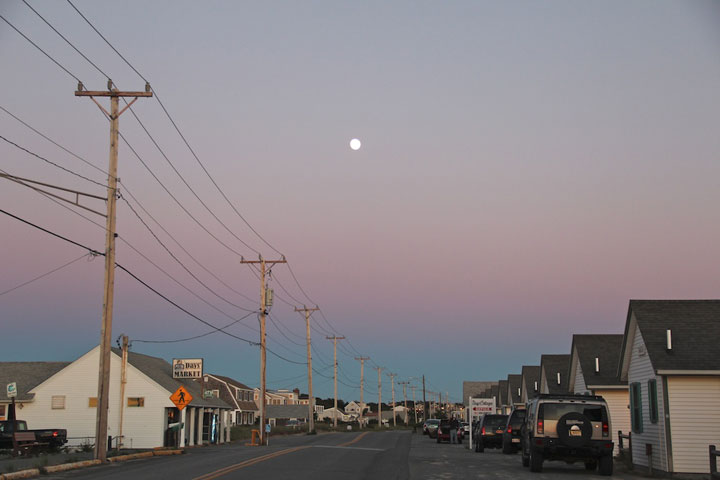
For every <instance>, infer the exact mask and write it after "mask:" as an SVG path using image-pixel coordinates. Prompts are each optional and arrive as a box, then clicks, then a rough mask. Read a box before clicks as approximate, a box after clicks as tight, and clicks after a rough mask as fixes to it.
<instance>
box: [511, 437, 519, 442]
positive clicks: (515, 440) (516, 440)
mask: <svg viewBox="0 0 720 480" xmlns="http://www.w3.org/2000/svg"><path fill="white" fill-rule="evenodd" d="M512 443H520V439H519V438H513V439H512Z"/></svg>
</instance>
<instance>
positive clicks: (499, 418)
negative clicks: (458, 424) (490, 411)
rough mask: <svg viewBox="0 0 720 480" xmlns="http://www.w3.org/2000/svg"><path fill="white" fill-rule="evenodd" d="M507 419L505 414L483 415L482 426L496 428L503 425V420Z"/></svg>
mask: <svg viewBox="0 0 720 480" xmlns="http://www.w3.org/2000/svg"><path fill="white" fill-rule="evenodd" d="M506 421H507V417H506V416H505V415H492V416H487V417H485V421H483V426H484V427H486V428H498V427H500V426H505V422H506Z"/></svg>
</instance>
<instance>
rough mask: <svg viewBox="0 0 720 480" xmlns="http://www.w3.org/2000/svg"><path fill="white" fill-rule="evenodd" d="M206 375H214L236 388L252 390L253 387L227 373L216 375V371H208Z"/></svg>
mask: <svg viewBox="0 0 720 480" xmlns="http://www.w3.org/2000/svg"><path fill="white" fill-rule="evenodd" d="M206 375H212V376H213V377H215V378H217V379H218V380H222V381H223V382H225V383H227V384H228V385H231V386H233V387H235V388H241V389H243V390H252V388H250V387H248V386H247V385H245V384H244V383H241V382H238V381H237V380H235V379H234V378H230V377H226V376H225V375H216V374H214V373H208V374H206Z"/></svg>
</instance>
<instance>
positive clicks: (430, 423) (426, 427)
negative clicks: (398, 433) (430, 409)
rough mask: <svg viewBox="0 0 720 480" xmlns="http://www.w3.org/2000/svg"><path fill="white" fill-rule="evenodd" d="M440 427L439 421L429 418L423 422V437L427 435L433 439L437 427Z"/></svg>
mask: <svg viewBox="0 0 720 480" xmlns="http://www.w3.org/2000/svg"><path fill="white" fill-rule="evenodd" d="M439 425H440V419H438V418H429V419H427V420H425V422H423V435H427V436H429V437H430V438H435V434H436V433H437V429H438V426H439Z"/></svg>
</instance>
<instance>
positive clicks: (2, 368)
mask: <svg viewBox="0 0 720 480" xmlns="http://www.w3.org/2000/svg"><path fill="white" fill-rule="evenodd" d="M68 365H70V362H0V385H7V384H8V383H12V382H16V383H17V389H18V394H17V397H16V399H15V400H16V401H18V402H23V401H30V400H32V399H33V398H34V397H35V394H33V393H29V392H30V390H32V389H33V388H35V387H37V386H38V385H40V384H41V383H42V382H44V381H45V380H47V379H48V378H50V377H52V376H53V375H55V374H56V373H57V372H59V371H60V370H62V369H63V368H65V367H67V366H68ZM0 401H2V402H3V403H4V402H6V401H10V399H9V398H5V395H2V397H0Z"/></svg>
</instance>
